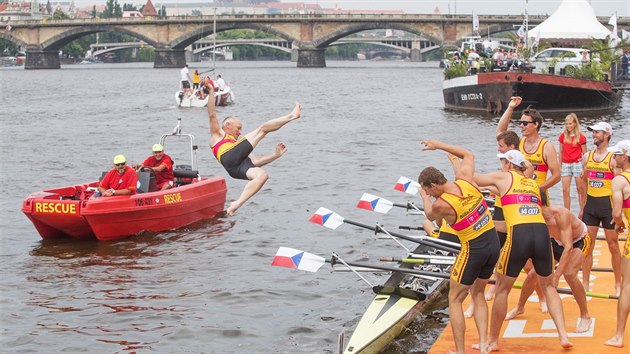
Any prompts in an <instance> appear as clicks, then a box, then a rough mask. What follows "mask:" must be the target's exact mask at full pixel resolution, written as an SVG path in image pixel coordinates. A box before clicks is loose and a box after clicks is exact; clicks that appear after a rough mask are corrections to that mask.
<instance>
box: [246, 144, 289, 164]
mask: <svg viewBox="0 0 630 354" xmlns="http://www.w3.org/2000/svg"><path fill="white" fill-rule="evenodd" d="M285 152H287V147H286V145H284V144H283V143H278V145H276V151H274V152H273V153H271V154H269V155H265V156H261V157H256V156H254V155H249V158H250V159H251V160H252V163H253V164H254V166H256V167H262V166H265V165H266V164H268V163H270V162H273V161H275V160H277V159H278V158H280V156H282V155H284V153H285Z"/></svg>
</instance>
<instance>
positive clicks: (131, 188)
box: [98, 155, 138, 197]
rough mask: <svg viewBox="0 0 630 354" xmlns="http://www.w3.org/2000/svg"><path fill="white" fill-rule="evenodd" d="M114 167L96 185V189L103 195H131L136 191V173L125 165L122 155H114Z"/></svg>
mask: <svg viewBox="0 0 630 354" xmlns="http://www.w3.org/2000/svg"><path fill="white" fill-rule="evenodd" d="M113 163H114V168H112V169H111V170H110V171H109V172H107V174H106V175H105V177H103V179H102V180H101V183H100V184H99V185H98V190H99V192H101V195H102V196H103V197H112V196H115V195H131V194H135V193H136V188H137V185H138V174H136V171H134V170H133V168H131V167H129V166H127V159H125V156H124V155H116V156H114V161H113Z"/></svg>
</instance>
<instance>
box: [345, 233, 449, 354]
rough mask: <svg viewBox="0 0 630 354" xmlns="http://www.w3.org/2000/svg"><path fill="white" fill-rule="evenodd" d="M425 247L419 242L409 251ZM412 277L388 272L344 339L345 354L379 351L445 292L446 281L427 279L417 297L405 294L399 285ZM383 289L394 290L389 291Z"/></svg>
mask: <svg viewBox="0 0 630 354" xmlns="http://www.w3.org/2000/svg"><path fill="white" fill-rule="evenodd" d="M427 250H428V248H427V247H426V246H423V245H420V246H418V247H417V248H416V249H415V250H414V251H413V252H414V253H426V251H427ZM400 267H401V268H412V267H413V265H412V264H409V263H403V264H401V266H400ZM412 279H413V277H412V276H409V275H405V274H403V273H398V272H396V273H392V275H391V276H390V277H389V279H388V280H387V281H386V282H385V284H384V285H383V287H382V288H383V291H382V292H381V293H379V294H377V295H376V296H375V297H374V299H373V300H372V303H371V304H370V306H369V307H368V308H367V310H366V311H365V313H364V314H363V316H362V317H361V320H360V321H359V324H358V325H357V327H356V329H355V330H354V333H352V337H351V338H350V340H349V341H348V344H347V346H346V349H345V351H344V353H345V354H354V353H363V354H366V353H378V352H380V351H381V350H382V349H383V348H384V347H385V346H387V345H388V344H389V343H390V342H392V341H393V340H394V339H395V338H396V337H397V336H398V335H399V334H400V333H401V332H402V331H403V329H405V327H407V325H409V323H411V322H412V321H414V320H415V319H416V318H417V316H418V314H419V313H420V312H422V310H424V309H425V308H427V307H428V306H429V305H430V304H432V303H433V302H434V301H435V300H436V299H437V298H438V297H440V295H441V294H444V293H446V292H448V280H447V279H438V280H435V281H431V282H429V283H428V284H429V285H428V289H424V290H425V291H422V294H420V295H421V296H413V294H409V295H410V296H405V294H404V293H405V289H400V288H399V286H400V285H401V284H404V283H405V282H409V281H410V280H412ZM387 289H390V290H392V289H398V291H395V292H392V291H387ZM386 292H387V293H386ZM410 293H416V292H410Z"/></svg>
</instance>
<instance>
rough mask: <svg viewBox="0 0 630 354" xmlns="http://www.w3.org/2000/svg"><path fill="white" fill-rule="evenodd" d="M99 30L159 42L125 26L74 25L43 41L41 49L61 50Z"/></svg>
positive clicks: (149, 43) (150, 42) (151, 43)
mask: <svg viewBox="0 0 630 354" xmlns="http://www.w3.org/2000/svg"><path fill="white" fill-rule="evenodd" d="M99 32H111V33H122V34H126V35H129V36H131V37H134V38H138V39H140V40H142V41H144V42H146V43H147V44H148V45H151V46H153V47H155V46H156V45H157V43H156V42H155V41H154V40H152V39H151V38H149V37H146V36H144V35H143V34H141V33H138V32H135V31H131V30H128V29H126V28H124V27H112V26H98V25H97V26H89V27H73V28H72V29H70V30H68V31H64V32H61V33H59V34H57V35H55V36H53V37H51V38H50V39H48V40H46V41H44V42H42V44H41V49H42V50H44V51H54V50H60V49H61V48H62V47H63V46H65V45H66V44H68V43H70V42H72V41H74V40H75V39H78V38H81V37H84V36H87V35H90V34H93V33H99Z"/></svg>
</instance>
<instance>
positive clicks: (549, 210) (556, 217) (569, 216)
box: [543, 206, 585, 241]
mask: <svg viewBox="0 0 630 354" xmlns="http://www.w3.org/2000/svg"><path fill="white" fill-rule="evenodd" d="M544 209H545V210H544V211H543V217H544V218H545V222H546V223H547V228H549V236H551V237H552V238H554V239H556V240H558V241H561V239H560V235H561V231H562V230H564V229H565V228H569V227H570V228H571V236H572V237H573V239H572V240H573V241H575V240H577V239H579V238H580V237H582V235H584V231H585V228H584V223H583V222H582V221H581V220H580V219H578V218H577V217H576V216H575V215H573V213H571V212H570V211H569V210H568V209H566V208H564V207H559V206H548V207H545V208H544Z"/></svg>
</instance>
